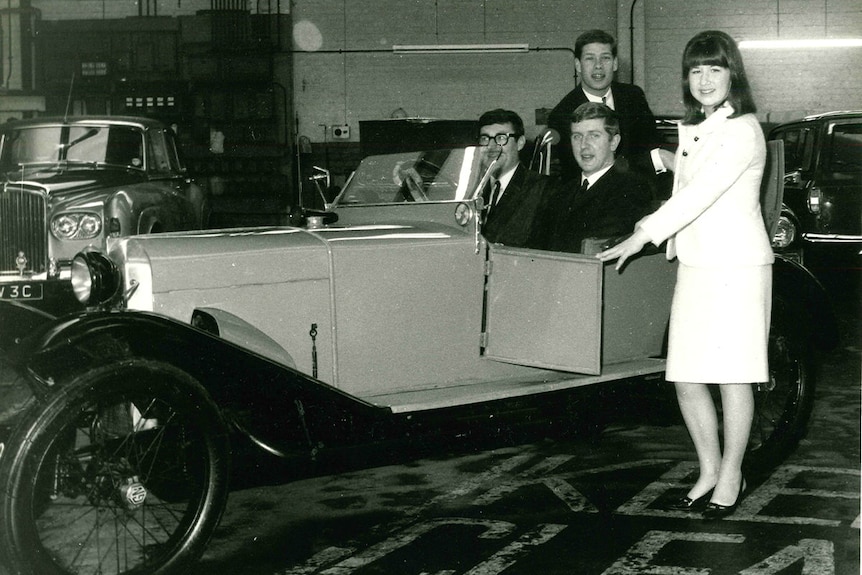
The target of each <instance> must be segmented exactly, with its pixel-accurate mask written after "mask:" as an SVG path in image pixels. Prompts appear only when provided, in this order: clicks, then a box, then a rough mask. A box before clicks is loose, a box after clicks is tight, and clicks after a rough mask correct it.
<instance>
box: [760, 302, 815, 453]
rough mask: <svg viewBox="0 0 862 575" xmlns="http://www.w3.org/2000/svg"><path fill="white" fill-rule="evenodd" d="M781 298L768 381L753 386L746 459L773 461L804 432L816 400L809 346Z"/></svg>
mask: <svg viewBox="0 0 862 575" xmlns="http://www.w3.org/2000/svg"><path fill="white" fill-rule="evenodd" d="M792 311H793V310H792V307H791V305H790V304H789V302H787V301H786V300H785V299H783V298H781V297H776V298H774V300H773V308H772V324H771V327H770V333H769V381H768V382H767V383H762V384H757V385H755V387H754V402H755V408H754V421H753V422H752V427H751V436H750V440H749V457H748V460H749V464H750V465H752V466H765V467H768V466H772V465H774V464H775V463H777V462H779V461H780V460H781V459H783V458H784V457H786V456H787V455H788V454H789V453H790V452H791V451H792V450H793V449H794V448H795V447H796V445H797V444H798V442H799V440H800V439H801V438H802V437H803V436H804V435H805V431H806V429H807V425H808V420H809V418H810V416H811V410H812V408H813V405H814V387H815V379H816V372H815V369H814V363H813V358H812V356H811V351H810V350H809V346H808V345H806V342H805V340H804V337H803V336H802V334H801V333H800V330H799V329H798V322H794V321H793V320H794V314H793V313H792Z"/></svg>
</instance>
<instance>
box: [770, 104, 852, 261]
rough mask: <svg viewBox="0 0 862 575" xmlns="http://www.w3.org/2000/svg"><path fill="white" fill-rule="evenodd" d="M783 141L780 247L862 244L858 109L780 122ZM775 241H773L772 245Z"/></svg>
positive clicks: (799, 249) (774, 133)
mask: <svg viewBox="0 0 862 575" xmlns="http://www.w3.org/2000/svg"><path fill="white" fill-rule="evenodd" d="M769 139H777V140H781V141H783V142H784V164H785V170H784V171H785V178H784V204H785V206H786V208H787V209H786V211H785V213H784V214H783V217H782V221H781V222H780V223H779V233H781V234H782V235H783V237H784V239H783V242H782V243H783V244H784V245H782V246H781V247H780V248H778V249H779V251H780V252H784V253H787V254H793V253H795V254H798V256H797V257H798V258H799V259H800V261H801V260H802V259H803V258H804V254H805V252H806V251H809V250H811V249H813V248H816V247H825V248H826V249H841V248H842V247H847V248H849V249H850V250H854V251H855V253H856V254H858V253H859V249H860V248H862V111H851V112H830V113H826V114H818V115H815V116H807V117H805V118H802V119H800V120H796V121H792V122H786V123H783V124H779V125H778V126H776V127H775V128H773V129H772V130H771V132H770V133H769ZM773 245H774V244H773Z"/></svg>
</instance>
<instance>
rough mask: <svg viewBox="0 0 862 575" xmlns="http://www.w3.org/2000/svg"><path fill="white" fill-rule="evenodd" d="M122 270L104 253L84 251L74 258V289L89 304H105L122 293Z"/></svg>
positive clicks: (80, 299) (83, 301)
mask: <svg viewBox="0 0 862 575" xmlns="http://www.w3.org/2000/svg"><path fill="white" fill-rule="evenodd" d="M121 287H122V280H121V278H120V271H119V270H118V269H117V267H116V266H115V265H114V262H112V261H111V260H109V259H108V258H107V257H106V256H105V255H104V254H102V253H100V252H97V251H84V252H80V253H78V254H77V255H76V256H75V257H74V258H73V259H72V291H73V292H74V293H75V297H76V298H77V299H78V301H80V302H81V303H83V304H84V305H87V306H97V305H104V304H106V303H108V302H110V301H111V300H113V299H114V298H115V297H116V296H117V294H119V293H120V290H121Z"/></svg>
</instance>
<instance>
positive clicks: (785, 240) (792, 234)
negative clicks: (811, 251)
mask: <svg viewBox="0 0 862 575" xmlns="http://www.w3.org/2000/svg"><path fill="white" fill-rule="evenodd" d="M796 235H797V229H796V223H795V222H794V221H793V220H792V219H790V218H789V217H787V216H786V215H784V214H782V215H781V217H779V218H778V224H777V225H776V226H775V235H774V236H772V247H773V248H775V249H779V250H783V249H785V248H787V247H789V246H791V245H793V242H795V241H796Z"/></svg>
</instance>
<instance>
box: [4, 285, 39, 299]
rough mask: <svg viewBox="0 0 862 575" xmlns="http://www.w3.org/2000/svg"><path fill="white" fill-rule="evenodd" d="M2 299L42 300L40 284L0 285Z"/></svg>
mask: <svg viewBox="0 0 862 575" xmlns="http://www.w3.org/2000/svg"><path fill="white" fill-rule="evenodd" d="M0 299H6V300H10V299H42V284H40V283H14V284H3V283H0Z"/></svg>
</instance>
